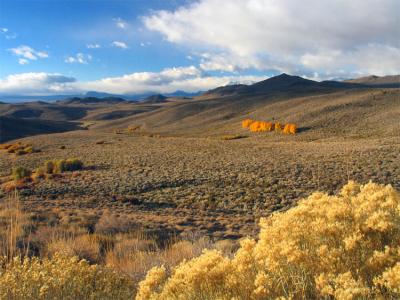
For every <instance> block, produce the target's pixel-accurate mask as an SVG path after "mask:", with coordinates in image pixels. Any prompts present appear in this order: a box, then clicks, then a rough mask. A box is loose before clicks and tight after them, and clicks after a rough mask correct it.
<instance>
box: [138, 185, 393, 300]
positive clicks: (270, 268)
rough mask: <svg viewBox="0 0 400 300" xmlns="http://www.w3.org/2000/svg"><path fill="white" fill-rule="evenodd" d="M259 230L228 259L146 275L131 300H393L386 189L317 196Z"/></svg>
mask: <svg viewBox="0 0 400 300" xmlns="http://www.w3.org/2000/svg"><path fill="white" fill-rule="evenodd" d="M260 227H261V231H260V234H259V239H258V241H255V240H252V239H245V240H243V241H242V242H241V247H240V249H239V250H238V251H237V252H236V254H235V255H234V257H233V258H232V259H229V258H226V257H224V256H223V255H222V254H221V253H220V252H218V251H215V250H213V251H209V250H207V251H205V252H204V253H203V254H202V255H201V256H200V257H198V258H195V259H192V260H189V261H186V262H183V263H181V264H180V265H179V266H178V267H176V268H174V269H173V270H172V274H171V275H170V276H169V277H168V276H167V273H166V271H165V269H164V268H162V267H161V268H155V269H152V270H151V271H150V272H149V273H148V275H147V277H146V278H145V279H144V280H143V281H142V282H141V283H140V284H139V291H138V294H137V296H136V299H137V300H143V299H153V300H154V299H277V298H279V299H316V298H319V299H321V298H323V299H377V298H378V299H399V298H400V275H399V274H400V196H399V193H398V192H396V191H395V190H394V189H393V188H392V187H391V186H390V185H387V186H383V185H378V184H374V183H368V184H366V185H363V186H360V185H358V184H356V183H354V182H349V183H348V184H347V185H345V186H344V187H343V188H342V190H341V192H340V194H339V195H337V196H330V195H327V194H324V193H320V192H317V193H314V194H312V195H311V196H309V197H308V198H307V199H304V200H301V201H300V202H299V203H298V206H297V207H295V208H292V209H290V210H289V211H287V212H284V213H276V214H274V215H272V216H271V217H269V218H267V219H261V220H260Z"/></svg>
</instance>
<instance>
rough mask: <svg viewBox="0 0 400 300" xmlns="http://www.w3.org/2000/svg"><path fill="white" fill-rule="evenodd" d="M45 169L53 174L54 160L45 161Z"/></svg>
mask: <svg viewBox="0 0 400 300" xmlns="http://www.w3.org/2000/svg"><path fill="white" fill-rule="evenodd" d="M44 170H45V172H46V173H47V174H53V170H54V161H52V160H48V161H46V162H45V163H44Z"/></svg>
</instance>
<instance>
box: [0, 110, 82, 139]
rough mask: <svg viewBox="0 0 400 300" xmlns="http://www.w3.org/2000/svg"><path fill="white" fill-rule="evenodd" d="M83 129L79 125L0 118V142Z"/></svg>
mask: <svg viewBox="0 0 400 300" xmlns="http://www.w3.org/2000/svg"><path fill="white" fill-rule="evenodd" d="M78 129H81V128H80V127H79V125H78V124H77V123H73V122H65V121H51V120H38V119H34V120H32V119H21V118H13V117H4V116H0V142H5V141H9V140H13V139H17V138H22V137H26V136H31V135H37V134H48V133H56V132H65V131H71V130H78Z"/></svg>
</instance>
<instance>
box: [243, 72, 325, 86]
mask: <svg viewBox="0 0 400 300" xmlns="http://www.w3.org/2000/svg"><path fill="white" fill-rule="evenodd" d="M313 85H318V82H316V81H313V80H309V79H305V78H302V77H300V76H292V75H288V74H286V73H282V74H280V75H278V76H274V77H271V78H268V79H265V80H263V81H260V82H257V83H255V84H252V85H251V86H250V87H249V88H250V89H253V90H259V89H263V90H264V89H269V90H278V89H283V88H289V87H292V86H313Z"/></svg>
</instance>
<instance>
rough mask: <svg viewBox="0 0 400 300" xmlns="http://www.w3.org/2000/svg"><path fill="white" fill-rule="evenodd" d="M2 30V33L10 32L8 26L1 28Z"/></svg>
mask: <svg viewBox="0 0 400 300" xmlns="http://www.w3.org/2000/svg"><path fill="white" fill-rule="evenodd" d="M0 32H1V33H6V32H8V28H4V27H3V28H0Z"/></svg>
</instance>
